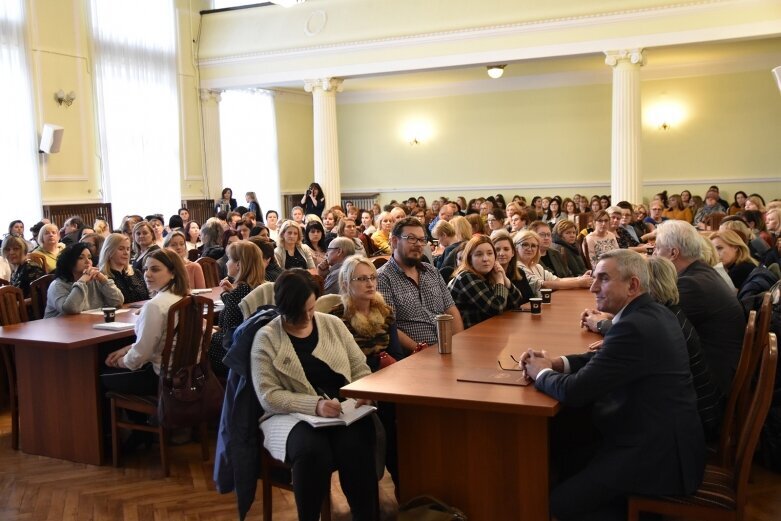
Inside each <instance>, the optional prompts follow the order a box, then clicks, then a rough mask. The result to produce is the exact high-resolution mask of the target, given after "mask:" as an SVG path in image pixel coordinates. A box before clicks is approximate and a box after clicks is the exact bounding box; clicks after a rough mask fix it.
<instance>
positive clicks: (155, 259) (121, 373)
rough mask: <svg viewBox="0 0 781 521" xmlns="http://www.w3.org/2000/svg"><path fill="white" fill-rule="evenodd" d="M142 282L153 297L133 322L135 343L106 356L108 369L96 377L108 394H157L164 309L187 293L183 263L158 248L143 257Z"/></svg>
mask: <svg viewBox="0 0 781 521" xmlns="http://www.w3.org/2000/svg"><path fill="white" fill-rule="evenodd" d="M144 282H145V283H146V287H147V290H148V291H149V293H150V294H151V295H153V297H152V300H150V301H149V302H147V303H146V304H144V306H143V307H142V308H141V311H140V312H139V314H138V318H137V319H136V324H135V333H136V341H135V342H133V343H132V344H131V345H129V346H127V347H123V348H121V349H117V350H116V351H114V352H112V353H110V354H109V355H108V356H107V357H106V361H105V364H106V366H107V367H108V369H107V370H105V371H104V372H103V373H102V374H101V375H100V381H101V383H102V384H103V386H104V387H105V388H107V389H109V390H112V391H117V392H121V393H132V394H140V395H155V394H157V388H158V383H159V380H160V377H159V374H160V362H161V357H162V354H163V347H165V337H166V334H167V329H168V328H167V324H168V310H169V309H170V308H171V306H173V305H174V304H176V303H177V302H179V301H180V300H181V299H182V298H183V297H185V296H187V295H189V294H190V286H189V284H188V282H187V273H186V271H185V269H184V263H183V262H182V259H181V258H180V257H179V255H177V254H176V253H174V252H173V251H171V250H160V249H158V250H155V251H152V252H150V253H149V255H147V256H146V258H145V260H144ZM128 369H129V371H128Z"/></svg>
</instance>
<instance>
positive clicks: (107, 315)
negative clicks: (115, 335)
mask: <svg viewBox="0 0 781 521" xmlns="http://www.w3.org/2000/svg"><path fill="white" fill-rule="evenodd" d="M116 316H117V308H103V320H104V321H105V322H114V318H116Z"/></svg>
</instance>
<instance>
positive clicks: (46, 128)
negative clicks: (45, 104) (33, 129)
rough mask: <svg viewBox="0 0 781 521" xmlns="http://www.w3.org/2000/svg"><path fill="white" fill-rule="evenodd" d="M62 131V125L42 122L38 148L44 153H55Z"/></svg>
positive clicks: (57, 149)
mask: <svg viewBox="0 0 781 521" xmlns="http://www.w3.org/2000/svg"><path fill="white" fill-rule="evenodd" d="M64 133H65V129H64V128H63V127H60V126H58V125H52V124H50V123H44V124H43V130H41V144H40V146H39V147H38V150H39V151H40V152H43V153H44V154H56V153H57V152H59V151H60V145H61V144H62V135H63V134H64Z"/></svg>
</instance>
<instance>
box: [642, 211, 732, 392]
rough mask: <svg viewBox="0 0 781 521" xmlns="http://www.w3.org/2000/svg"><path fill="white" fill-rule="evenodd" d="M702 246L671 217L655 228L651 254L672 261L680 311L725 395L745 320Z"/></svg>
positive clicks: (687, 227)
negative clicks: (706, 260) (704, 257)
mask: <svg viewBox="0 0 781 521" xmlns="http://www.w3.org/2000/svg"><path fill="white" fill-rule="evenodd" d="M701 248H702V239H701V238H700V236H699V233H698V232H697V231H696V230H695V229H694V228H693V227H692V226H690V225H689V223H687V222H685V221H676V220H670V221H667V222H665V223H663V224H662V225H660V226H659V228H658V229H657V232H656V249H655V251H654V254H655V255H660V256H662V257H666V258H668V259H670V260H671V261H672V263H673V264H674V265H675V270H676V271H677V272H678V293H679V294H680V306H681V309H683V312H684V313H685V314H686V318H688V319H689V321H690V322H691V323H692V325H693V326H694V329H696V330H697V335H698V336H699V337H700V342H701V343H702V350H703V353H705V358H706V360H707V362H708V367H709V368H710V370H711V372H712V376H711V379H712V380H713V381H714V382H715V383H716V385H717V386H718V387H719V390H720V391H721V393H722V394H723V395H724V396H729V391H730V387H731V385H732V378H733V377H734V376H735V370H736V369H737V367H738V360H739V359H740V350H741V347H742V345H743V334H744V333H745V330H746V319H745V315H744V314H743V308H742V306H741V305H740V301H738V299H737V297H736V295H735V290H734V289H733V288H729V287H728V286H727V284H726V282H725V281H724V279H722V278H721V277H720V276H719V274H718V273H716V270H714V269H713V268H711V267H710V266H708V265H707V264H705V263H704V262H702V261H701V260H700V252H701Z"/></svg>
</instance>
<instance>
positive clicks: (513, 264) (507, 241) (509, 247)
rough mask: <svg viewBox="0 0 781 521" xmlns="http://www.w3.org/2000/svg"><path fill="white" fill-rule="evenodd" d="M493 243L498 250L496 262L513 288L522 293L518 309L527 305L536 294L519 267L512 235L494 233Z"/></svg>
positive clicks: (504, 232) (500, 231)
mask: <svg viewBox="0 0 781 521" xmlns="http://www.w3.org/2000/svg"><path fill="white" fill-rule="evenodd" d="M491 242H492V243H493V245H494V248H495V249H496V262H498V263H499V264H500V265H501V266H502V269H504V273H505V275H507V278H508V279H510V282H512V284H513V286H515V287H516V288H518V291H520V292H521V300H520V301H519V302H518V307H520V306H522V305H523V304H526V303H527V302H529V299H530V298H532V297H533V296H534V292H533V291H532V288H531V286H529V281H528V279H527V278H526V274H525V273H524V271H523V270H522V269H520V268H519V267H518V258H517V257H516V253H515V248H514V247H513V240H512V238H511V237H510V234H509V233H507V232H506V231H502V230H499V231H497V232H494V233H492V234H491Z"/></svg>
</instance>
